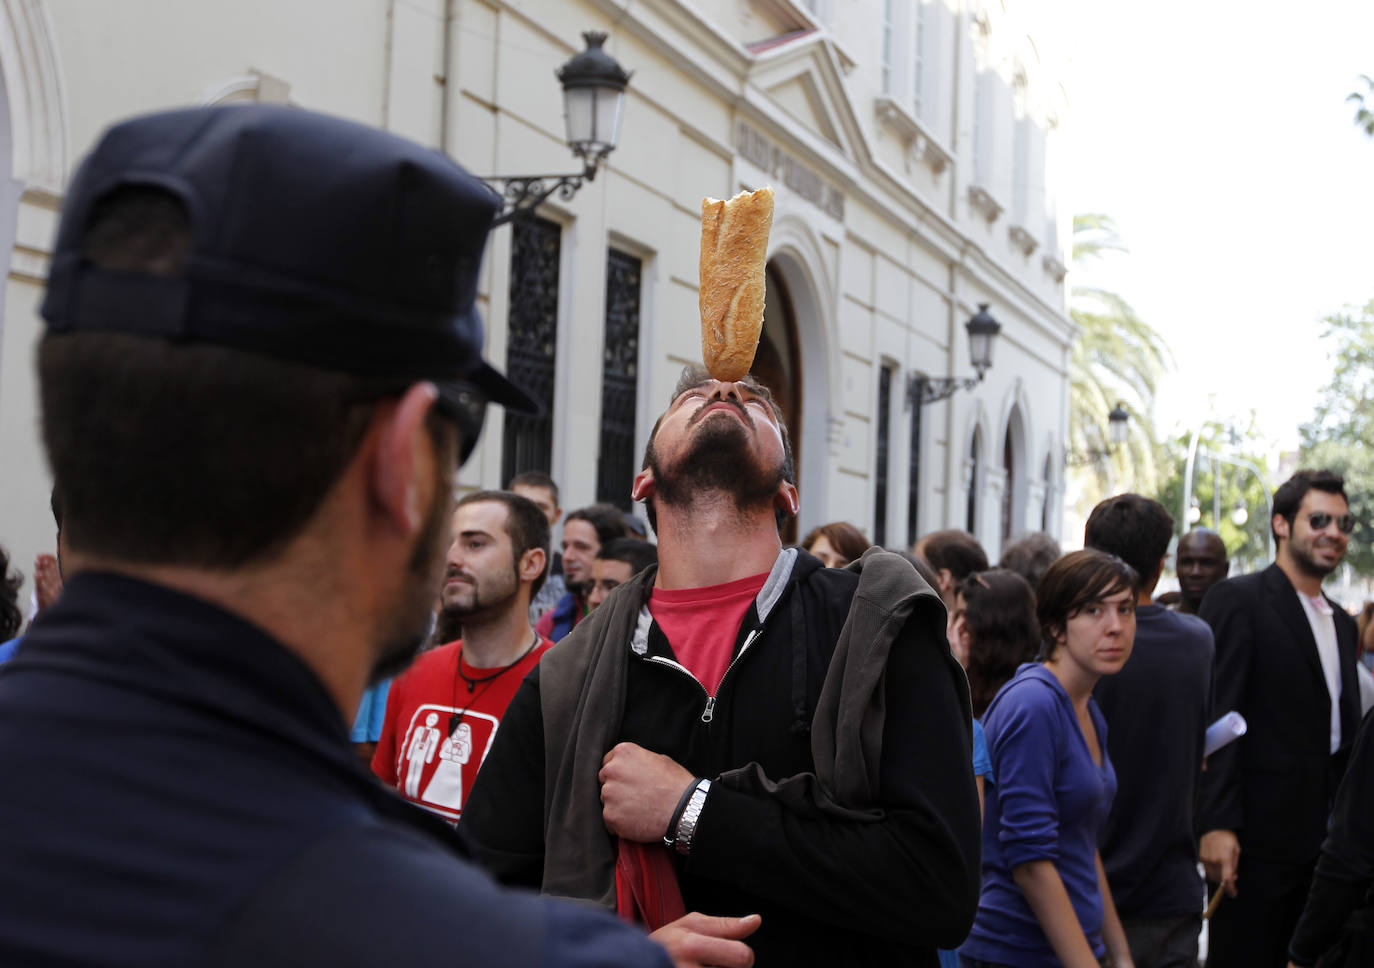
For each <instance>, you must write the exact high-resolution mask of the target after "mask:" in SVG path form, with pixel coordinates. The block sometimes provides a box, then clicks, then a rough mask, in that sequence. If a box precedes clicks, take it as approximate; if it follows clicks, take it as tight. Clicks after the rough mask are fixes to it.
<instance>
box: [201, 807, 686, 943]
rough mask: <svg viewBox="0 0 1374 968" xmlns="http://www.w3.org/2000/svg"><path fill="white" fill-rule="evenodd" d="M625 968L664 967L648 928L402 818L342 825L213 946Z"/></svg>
mask: <svg viewBox="0 0 1374 968" xmlns="http://www.w3.org/2000/svg"><path fill="white" fill-rule="evenodd" d="M452 961H459V962H461V963H462V964H465V965H474V966H483V965H507V964H538V965H568V966H573V965H582V964H587V965H592V964H625V965H645V966H650V965H651V966H654V968H662V966H664V965H666V963H667V962H666V957H665V956H664V954H663V952H662V950H661V949H659V948H658V947H657V946H656V945H653V944H652V943H651V942H649V941H648V940H647V939H646V938H645V937H644V936H643V935H642V934H641V933H640V932H638V931H636V930H634V929H632V928H627V927H625V926H623V925H621V924H620V923H619V922H617V921H616V920H615V919H614V918H612V917H610V916H609V915H606V914H604V913H603V912H600V911H595V910H590V909H588V910H582V909H575V908H565V907H564V906H562V905H559V904H557V903H556V902H552V901H549V900H547V899H543V898H539V897H537V896H535V895H533V894H528V893H524V892H517V891H509V890H506V889H503V888H500V887H498V886H496V885H495V884H494V883H493V882H492V881H491V880H490V878H488V877H487V876H486V875H485V874H484V873H482V872H481V871H480V870H478V868H477V867H476V866H474V865H473V864H471V863H468V862H467V861H465V860H463V859H462V858H460V857H458V856H457V855H456V854H453V853H450V852H447V851H445V850H443V849H441V848H440V847H439V846H438V845H436V844H435V842H434V841H433V840H432V839H429V838H426V837H425V836H423V835H422V834H420V833H418V832H415V831H411V830H408V829H406V828H404V827H403V826H401V825H395V824H372V825H366V826H361V827H352V828H346V829H341V830H337V831H334V832H333V833H331V834H330V835H329V836H327V837H323V838H320V839H319V840H318V841H317V842H315V843H314V844H312V845H311V846H310V847H309V848H307V849H305V850H304V851H302V852H301V853H300V854H299V855H298V856H296V857H294V858H292V859H291V860H290V861H288V862H287V863H285V864H284V865H283V867H282V868H281V870H280V871H279V872H278V874H277V875H276V876H275V877H273V878H272V879H271V880H269V881H268V882H266V883H264V884H263V885H262V886H261V887H260V888H259V889H258V890H256V891H255V892H254V893H253V894H252V895H251V896H250V897H249V898H248V900H247V901H246V902H245V903H244V904H243V905H241V906H240V908H239V910H238V911H237V912H236V913H235V915H234V917H233V918H231V919H230V920H229V921H228V923H227V924H226V925H225V926H224V928H223V930H222V931H221V932H220V933H219V935H218V936H217V937H216V938H215V939H214V940H213V941H212V943H211V945H210V947H209V950H208V951H207V957H206V959H205V963H206V964H207V965H210V966H216V968H219V966H223V968H228V966H230V965H244V964H252V965H258V966H265V968H273V966H281V968H287V966H290V968H296V966H298V965H303V964H328V965H336V966H337V965H358V966H363V965H384V964H423V963H427V962H430V963H435V964H438V963H448V962H452Z"/></svg>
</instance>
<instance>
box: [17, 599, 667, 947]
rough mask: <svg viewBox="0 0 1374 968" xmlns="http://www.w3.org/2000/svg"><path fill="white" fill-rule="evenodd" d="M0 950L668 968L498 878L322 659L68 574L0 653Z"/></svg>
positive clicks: (592, 921)
mask: <svg viewBox="0 0 1374 968" xmlns="http://www.w3.org/2000/svg"><path fill="white" fill-rule="evenodd" d="M0 773H3V775H4V776H5V789H4V793H3V795H0V898H3V901H0V965H5V966H7V968H8V966H19V965H23V966H35V968H41V966H53V968H56V966H59V965H60V966H70V965H81V966H88V968H96V966H129V968H135V966H137V968H152V966H167V968H190V966H205V968H230V966H235V968H237V966H246V965H252V966H254V968H271V966H280V968H288V966H289V968H300V966H305V965H328V966H331V968H350V966H357V968H364V966H368V968H371V966H381V965H406V966H411V965H414V966H419V965H441V964H461V965H470V966H478V965H484V966H491V968H495V966H515V965H539V966H566V968H592V966H606V965H643V966H645V968H648V966H653V968H668V957H667V954H666V953H665V952H664V951H663V949H661V948H659V947H658V946H657V945H654V944H653V943H652V942H650V941H648V940H647V939H645V938H644V936H643V934H642V933H641V932H639V931H637V930H635V929H634V928H631V927H629V926H627V925H624V924H621V923H618V922H616V920H615V919H614V918H612V917H610V916H608V915H606V914H604V913H603V912H600V911H592V910H587V909H585V908H577V907H574V906H572V905H567V904H558V903H555V902H553V901H550V900H548V899H544V898H538V897H535V896H533V895H530V894H521V893H517V892H513V891H506V890H502V889H501V888H498V887H497V886H496V885H495V884H493V883H492V882H491V879H490V878H489V877H487V876H486V875H485V874H484V873H483V872H482V871H481V870H479V869H478V868H477V867H476V866H475V865H474V864H472V863H471V862H469V861H468V860H467V849H466V847H465V846H464V845H463V843H462V842H461V840H460V838H459V837H458V836H457V835H455V834H454V832H453V831H452V830H451V829H449V828H448V826H447V825H445V824H443V823H442V822H440V821H438V820H437V819H436V818H434V817H432V816H430V815H428V814H426V813H425V812H424V811H423V810H421V809H419V808H418V807H415V806H414V805H412V804H409V803H406V802H405V801H403V800H401V799H400V797H398V796H397V795H396V793H395V791H394V790H386V789H384V788H383V787H382V786H381V785H380V784H379V783H378V782H377V781H376V778H375V777H373V776H372V775H371V774H370V772H368V771H367V770H366V769H365V768H364V767H363V766H362V764H361V763H360V762H359V760H358V758H357V757H356V755H355V754H354V752H353V749H352V746H351V744H350V743H349V740H348V730H347V725H346V724H345V723H344V720H343V717H342V716H341V715H340V713H339V708H338V706H337V705H335V703H334V701H333V700H332V699H331V698H330V696H329V694H328V693H327V692H326V691H325V688H324V686H323V685H322V684H321V682H320V680H319V679H318V677H317V676H316V675H315V674H314V673H313V672H312V671H311V670H310V669H309V668H308V667H307V666H306V665H305V664H304V663H303V662H301V661H300V659H298V658H297V657H296V656H295V655H294V654H292V653H291V652H289V651H288V650H287V649H285V648H283V647H282V646H281V645H280V644H279V643H277V642H275V641H274V640H272V639H271V638H269V637H268V636H267V635H265V634H264V633H263V632H262V631H261V630H260V629H257V628H255V627H253V626H252V625H250V624H248V623H247V622H245V621H244V620H242V619H241V618H238V617H236V616H234V615H231V614H229V613H228V612H225V611H223V610H221V609H219V608H216V607H215V606H213V605H210V604H209V603H207V602H204V601H201V600H199V599H195V598H192V597H189V596H187V595H183V594H179V593H177V592H175V591H172V590H170V589H167V588H163V587H159V586H156V585H150V584H146V583H143V582H139V581H133V580H130V579H127V578H119V577H115V576H113V575H89V574H85V575H77V576H75V577H74V578H73V579H72V580H71V581H69V582H68V583H67V587H66V588H65V590H64V591H63V593H62V598H61V600H60V601H59V602H58V603H57V604H56V605H54V606H53V607H52V608H50V609H48V611H46V612H45V613H44V614H43V617H42V618H41V619H39V621H38V622H37V623H35V625H34V628H33V630H32V631H31V632H30V633H29V635H28V636H27V637H26V638H25V640H24V644H23V646H22V647H21V648H20V651H19V654H18V656H17V657H16V658H14V659H13V660H12V661H10V662H8V663H5V664H4V665H3V666H0Z"/></svg>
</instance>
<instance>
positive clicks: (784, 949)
mask: <svg viewBox="0 0 1374 968" xmlns="http://www.w3.org/2000/svg"><path fill="white" fill-rule="evenodd" d="M633 493H634V496H635V498H636V499H637V500H642V501H644V502H645V510H646V512H647V515H648V518H649V521H650V523H651V524H652V525H653V527H654V529H655V531H656V532H657V534H658V539H659V544H658V554H659V564H658V567H657V568H649V569H646V570H645V571H643V572H641V573H640V574H638V575H636V576H635V577H634V578H632V579H631V580H629V581H627V582H625V583H624V584H621V585H620V586H619V587H617V588H616V589H614V590H613V591H612V592H611V593H610V594H609V595H608V597H607V598H606V600H605V602H604V603H602V605H601V606H600V607H599V608H597V609H596V611H594V612H592V614H591V615H590V616H589V617H588V618H587V619H585V620H584V621H583V622H582V624H580V625H579V626H578V627H577V628H576V629H574V630H573V631H572V633H571V634H570V635H569V636H568V637H567V638H566V639H565V640H564V641H563V642H561V643H560V644H559V645H558V647H557V648H555V649H553V650H551V651H550V652H549V653H548V655H547V656H545V658H544V660H543V661H542V662H541V663H540V664H539V666H537V667H536V668H535V669H534V671H533V672H531V673H530V675H529V677H528V678H527V679H526V680H525V683H524V685H523V686H522V687H521V689H520V691H519V692H518V693H517V694H516V697H515V699H514V700H513V701H512V703H511V705H510V707H509V708H508V709H507V712H506V716H505V719H504V721H503V724H502V727H501V732H500V734H499V735H498V736H497V739H496V743H495V744H494V745H493V747H492V751H491V753H490V755H489V756H488V757H487V762H486V764H485V766H484V767H483V772H482V775H481V776H480V777H479V778H478V781H477V786H476V788H475V789H474V790H473V793H472V796H471V798H470V799H469V800H468V803H467V806H466V808H465V810H464V813H463V821H462V824H461V828H460V829H462V830H463V831H465V832H467V833H469V834H470V835H471V836H472V837H473V838H474V840H475V841H476V843H477V845H478V848H479V856H480V857H481V858H482V859H483V861H484V862H485V863H486V864H487V865H488V867H489V868H490V869H491V870H493V871H494V872H495V873H496V874H497V876H498V877H499V878H501V879H502V880H503V881H506V882H508V883H512V884H523V885H529V886H538V887H540V888H541V889H542V890H543V891H544V892H546V893H549V894H553V895H556V896H564V897H577V898H584V899H587V900H589V901H593V902H597V903H600V904H603V905H605V906H606V907H608V908H616V909H618V910H619V911H620V912H621V913H622V914H623V915H626V916H631V917H636V918H639V919H641V920H643V921H645V922H646V923H648V924H649V925H653V924H655V923H658V921H659V920H662V919H664V918H666V917H671V916H672V913H674V912H675V911H676V910H680V909H682V908H685V909H686V910H689V911H704V912H707V913H711V914H732V915H761V926H760V927H759V928H758V930H757V933H755V934H754V935H753V936H752V937H750V938H749V939H748V940H749V943H750V944H751V945H752V947H753V948H754V952H755V955H756V958H757V961H756V963H757V964H758V965H761V966H770V965H773V966H781V965H828V964H842V965H882V966H892V965H934V964H935V963H936V961H935V959H936V954H935V948H936V947H938V946H944V947H954V946H956V945H957V944H958V943H959V942H961V941H962V940H963V938H964V936H965V935H966V934H967V931H968V928H969V926H970V924H971V923H972V920H973V914H974V910H975V908H976V904H977V896H978V880H979V816H978V799H977V791H976V788H975V786H974V782H973V774H972V770H971V754H972V749H971V743H972V740H971V729H970V722H971V712H970V707H969V697H968V687H967V684H966V682H965V679H964V675H963V671H962V670H961V669H960V668H959V666H958V664H957V663H956V662H955V661H954V659H953V657H952V656H951V654H950V651H949V648H948V646H947V645H946V643H945V637H944V627H945V614H944V609H943V608H942V606H941V604H940V600H939V597H938V596H937V595H936V593H935V592H934V591H933V590H932V589H931V588H930V586H929V585H927V584H926V583H925V582H924V581H923V580H921V579H920V578H919V577H918V576H917V574H916V572H915V570H914V569H913V568H912V567H911V565H910V564H909V563H908V562H906V561H905V560H903V559H902V558H900V557H898V556H896V555H893V554H891V553H890V552H886V551H883V550H882V549H880V548H874V549H871V550H870V551H868V552H867V553H866V554H865V555H864V556H863V558H861V559H860V560H859V561H857V562H854V563H853V564H851V565H850V566H849V568H848V569H843V570H837V569H830V568H825V567H823V566H822V564H821V562H819V561H818V560H817V559H815V558H814V557H812V556H811V555H809V554H807V553H806V552H804V551H800V550H798V549H795V548H788V549H784V548H783V547H782V543H781V540H780V537H779V533H780V529H781V526H782V525H783V524H785V523H786V521H787V520H788V519H789V518H790V517H792V516H793V515H795V514H796V512H797V489H796V486H795V484H794V473H793V466H792V451H791V446H790V443H789V441H788V436H787V429H786V426H785V425H784V424H783V422H782V419H781V414H780V413H779V411H778V409H777V407H776V405H775V404H774V403H773V401H772V396H771V394H770V393H769V392H768V390H767V389H766V388H764V387H762V386H761V385H759V384H758V383H756V382H755V381H754V380H753V379H752V378H746V379H744V380H741V381H739V382H736V383H722V382H719V381H716V380H713V379H711V378H710V377H709V376H708V375H707V374H706V373H705V371H704V370H702V369H701V368H700V367H689V368H687V369H686V370H685V371H684V373H683V377H682V379H681V380H680V381H679V382H678V385H677V388H676V389H675V391H674V393H673V397H672V402H671V404H670V406H669V407H668V410H667V411H666V412H665V413H664V414H663V416H662V417H660V418H659V420H658V422H657V423H656V424H655V426H654V429H653V432H652V433H651V435H650V438H649V443H648V446H647V448H646V452H645V459H644V469H643V471H642V472H641V473H640V474H639V476H638V477H636V479H635V483H634V492H633ZM679 891H680V901H679V895H678V892H679ZM679 904H680V906H679ZM747 923H748V924H750V925H752V924H755V923H758V922H756V921H755V920H754V919H753V918H752V917H750V918H749V919H748V921H747Z"/></svg>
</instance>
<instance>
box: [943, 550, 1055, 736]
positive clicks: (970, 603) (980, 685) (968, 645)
mask: <svg viewBox="0 0 1374 968" xmlns="http://www.w3.org/2000/svg"><path fill="white" fill-rule="evenodd" d="M949 638H950V642H949V644H950V647H951V648H952V649H953V650H954V654H955V656H956V657H957V658H958V659H959V661H960V662H962V663H963V664H964V669H965V671H966V672H967V673H968V690H969V696H970V698H971V699H972V700H973V716H974V718H975V719H981V718H982V716H983V712H984V710H986V709H987V708H988V703H990V702H992V697H993V696H995V695H997V690H999V689H1001V688H1002V686H1004V685H1006V683H1007V680H1009V679H1010V678H1011V677H1012V676H1013V675H1015V674H1016V670H1017V669H1018V668H1020V666H1021V664H1022V663H1024V662H1030V661H1031V660H1032V659H1034V658H1035V656H1036V653H1037V652H1039V650H1040V627H1039V626H1038V625H1037V624H1036V619H1035V593H1034V592H1033V591H1031V587H1030V585H1029V583H1027V581H1026V579H1024V578H1022V577H1021V576H1020V575H1018V574H1017V573H1016V572H1014V571H1009V570H1008V569H1005V568H993V569H992V570H991V571H981V572H976V573H974V574H972V575H969V576H968V577H967V578H965V579H964V580H963V581H962V582H960V583H959V587H958V590H957V591H956V592H955V595H954V614H953V615H952V616H951V617H950V637H949Z"/></svg>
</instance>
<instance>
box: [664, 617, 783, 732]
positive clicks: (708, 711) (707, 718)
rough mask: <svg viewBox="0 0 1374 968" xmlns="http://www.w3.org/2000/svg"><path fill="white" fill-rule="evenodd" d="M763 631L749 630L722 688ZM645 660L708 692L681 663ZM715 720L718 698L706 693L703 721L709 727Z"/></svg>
mask: <svg viewBox="0 0 1374 968" xmlns="http://www.w3.org/2000/svg"><path fill="white" fill-rule="evenodd" d="M762 631H763V626H762V625H759V626H757V627H755V628H753V629H750V630H749V634H748V635H746V636H745V637H744V644H743V645H741V646H740V647H739V654H738V655H736V656H735V657H734V658H733V659H731V660H730V664H729V665H728V666H726V667H725V675H723V676H721V677H720V686H721V688H723V687H724V686H725V680H726V679H729V678H730V671H731V670H732V669H734V668H735V666H736V664H738V663H739V660H740V659H743V658H744V653H745V652H747V651H748V650H749V646H750V645H751V644H752V643H753V641H754V639H756V638H757V637H758V634H759V633H760V632H762ZM644 658H645V659H646V660H648V661H649V662H654V663H657V664H658V665H661V666H667V667H668V668H670V669H676V670H677V671H678V672H681V673H682V674H683V675H685V676H686V677H687V678H688V679H691V680H692V681H693V682H695V683H696V684H697V687H698V688H700V689H701V691H702V692H703V693H705V692H706V687H705V686H703V685H702V684H701V680H700V679H698V678H697V677H696V676H694V675H692V673H691V671H690V670H688V669H687V667H686V666H684V665H682V664H681V663H680V662H674V661H673V660H672V659H665V658H664V657H663V656H661V655H646V656H644ZM716 693H717V695H719V693H720V688H717V689H716ZM715 718H716V697H715V696H712V695H711V694H710V693H706V707H705V708H704V709H702V711H701V721H702V722H703V723H707V724H708V725H709V724H710V722H711V720H713V719H715Z"/></svg>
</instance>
